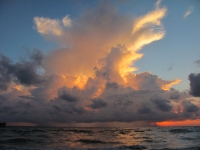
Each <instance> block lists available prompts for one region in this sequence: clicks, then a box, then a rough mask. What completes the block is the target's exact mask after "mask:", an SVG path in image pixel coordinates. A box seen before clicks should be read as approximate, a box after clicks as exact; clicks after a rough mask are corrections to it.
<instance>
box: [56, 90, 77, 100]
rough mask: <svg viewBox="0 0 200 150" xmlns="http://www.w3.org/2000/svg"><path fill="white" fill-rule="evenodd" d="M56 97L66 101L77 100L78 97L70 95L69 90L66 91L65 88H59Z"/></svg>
mask: <svg viewBox="0 0 200 150" xmlns="http://www.w3.org/2000/svg"><path fill="white" fill-rule="evenodd" d="M58 98H59V99H62V100H65V101H68V102H76V101H78V97H76V96H74V95H71V94H70V93H69V92H67V90H66V88H61V89H59V90H58Z"/></svg>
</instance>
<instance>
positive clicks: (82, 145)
mask: <svg viewBox="0 0 200 150" xmlns="http://www.w3.org/2000/svg"><path fill="white" fill-rule="evenodd" d="M43 149H44V150H65V149H113V150H114V149H127V150H129V149H165V150H169V149H178V150H179V149H181V150H182V149H184V150H186V149H192V150H200V127H147V128H63V127H6V128H0V150H43Z"/></svg>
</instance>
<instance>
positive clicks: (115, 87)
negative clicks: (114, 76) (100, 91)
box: [106, 82, 118, 90]
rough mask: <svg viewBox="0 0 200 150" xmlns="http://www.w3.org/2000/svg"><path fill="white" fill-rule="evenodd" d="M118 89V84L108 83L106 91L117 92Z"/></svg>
mask: <svg viewBox="0 0 200 150" xmlns="http://www.w3.org/2000/svg"><path fill="white" fill-rule="evenodd" d="M117 88H118V83H117V82H107V83H106V89H114V90H116V89H117Z"/></svg>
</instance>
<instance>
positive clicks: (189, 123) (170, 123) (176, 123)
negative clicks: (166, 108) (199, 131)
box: [156, 119, 200, 127]
mask: <svg viewBox="0 0 200 150" xmlns="http://www.w3.org/2000/svg"><path fill="white" fill-rule="evenodd" d="M156 125H157V126H163V127H165V126H199V125H200V119H197V120H183V121H162V122H156Z"/></svg>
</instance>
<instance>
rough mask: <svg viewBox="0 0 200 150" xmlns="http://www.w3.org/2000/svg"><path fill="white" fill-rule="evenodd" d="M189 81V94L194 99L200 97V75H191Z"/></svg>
mask: <svg viewBox="0 0 200 150" xmlns="http://www.w3.org/2000/svg"><path fill="white" fill-rule="evenodd" d="M188 79H189V80H190V92H189V93H190V94H191V95H192V96H195V97H200V73H198V74H194V73H191V74H190V75H189V77H188Z"/></svg>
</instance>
